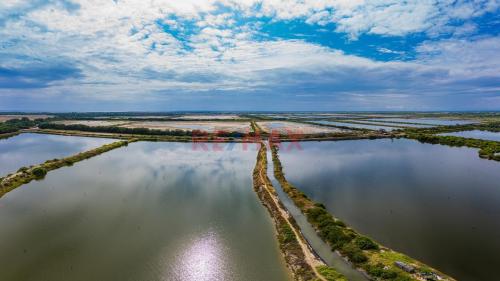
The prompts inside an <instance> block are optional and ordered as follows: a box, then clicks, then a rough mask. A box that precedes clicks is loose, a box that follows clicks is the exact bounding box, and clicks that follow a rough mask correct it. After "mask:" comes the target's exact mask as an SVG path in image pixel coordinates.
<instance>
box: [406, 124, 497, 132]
mask: <svg viewBox="0 0 500 281" xmlns="http://www.w3.org/2000/svg"><path fill="white" fill-rule="evenodd" d="M471 130H480V131H490V132H500V122H490V123H473V124H463V125H449V126H436V127H431V128H406V129H405V132H406V133H409V134H441V133H450V132H460V131H471Z"/></svg>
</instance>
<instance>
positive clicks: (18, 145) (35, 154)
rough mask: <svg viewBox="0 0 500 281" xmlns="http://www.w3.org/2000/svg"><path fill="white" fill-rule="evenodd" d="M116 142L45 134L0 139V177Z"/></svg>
mask: <svg viewBox="0 0 500 281" xmlns="http://www.w3.org/2000/svg"><path fill="white" fill-rule="evenodd" d="M113 141H115V140H112V139H102V138H89V137H73V136H57V135H44V134H20V135H17V136H14V137H11V138H8V139H0V176H3V175H6V174H8V173H12V172H15V171H17V169H19V168H21V167H23V166H30V165H34V164H40V163H43V162H45V161H47V160H49V159H54V158H61V157H67V156H71V155H73V154H76V153H78V152H82V151H85V150H89V149H93V148H96V147H99V146H101V145H104V144H106V143H111V142H113Z"/></svg>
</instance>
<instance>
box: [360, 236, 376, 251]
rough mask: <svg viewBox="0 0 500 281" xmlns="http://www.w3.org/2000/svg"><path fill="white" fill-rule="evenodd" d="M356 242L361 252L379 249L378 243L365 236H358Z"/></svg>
mask: <svg viewBox="0 0 500 281" xmlns="http://www.w3.org/2000/svg"><path fill="white" fill-rule="evenodd" d="M355 242H356V245H357V246H358V247H359V248H360V249H361V250H378V248H379V247H378V245H377V243H375V242H373V240H371V239H370V238H368V237H365V236H358V237H357V238H356V241H355Z"/></svg>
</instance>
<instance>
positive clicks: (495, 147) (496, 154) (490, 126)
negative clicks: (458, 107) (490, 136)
mask: <svg viewBox="0 0 500 281" xmlns="http://www.w3.org/2000/svg"><path fill="white" fill-rule="evenodd" d="M471 130H481V131H490V132H500V122H491V123H480V124H464V125H454V126H437V127H432V128H408V129H405V132H406V134H407V137H408V138H410V139H415V140H418V141H420V142H422V143H431V144H443V145H449V146H457V147H462V146H466V147H473V148H479V157H481V158H486V159H490V160H496V161H500V142H497V141H488V140H481V139H473V138H463V137H456V136H439V135H437V134H441V133H449V132H460V131H471Z"/></svg>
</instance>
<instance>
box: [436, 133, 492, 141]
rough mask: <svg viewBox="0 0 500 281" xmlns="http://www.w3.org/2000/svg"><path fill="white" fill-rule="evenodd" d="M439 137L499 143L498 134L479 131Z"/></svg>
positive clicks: (445, 134) (446, 134)
mask: <svg viewBox="0 0 500 281" xmlns="http://www.w3.org/2000/svg"><path fill="white" fill-rule="evenodd" d="M439 135H440V136H455V137H464V138H472V139H481V140H492V141H500V132H488V131H480V130H471V131H462V132H453V133H444V134H439Z"/></svg>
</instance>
